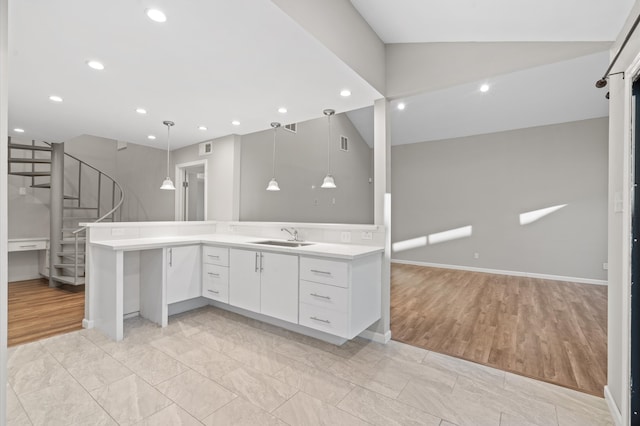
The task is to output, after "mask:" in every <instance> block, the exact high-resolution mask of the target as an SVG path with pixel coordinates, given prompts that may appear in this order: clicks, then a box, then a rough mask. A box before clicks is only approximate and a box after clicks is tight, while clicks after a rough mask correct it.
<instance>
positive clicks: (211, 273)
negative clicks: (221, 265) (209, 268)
mask: <svg viewBox="0 0 640 426" xmlns="http://www.w3.org/2000/svg"><path fill="white" fill-rule="evenodd" d="M207 273H208V274H209V275H213V276H214V277H219V276H220V274H214V273H213V272H207Z"/></svg>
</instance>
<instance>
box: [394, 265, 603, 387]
mask: <svg viewBox="0 0 640 426" xmlns="http://www.w3.org/2000/svg"><path fill="white" fill-rule="evenodd" d="M391 332H392V338H393V339H394V340H398V341H401V342H404V343H408V344H411V345H414V346H418V347H421V348H424V349H428V350H432V351H435V352H439V353H443V354H447V355H452V356H455V357H459V358H462V359H466V360H469V361H474V362H477V363H481V364H484V365H488V366H491V367H495V368H499V369H501V370H505V371H509V372H513V373H516V374H521V375H524V376H528V377H531V378H535V379H538V380H543V381H546V382H550V383H554V384H558V385H561V386H565V387H568V388H572V389H576V390H579V391H582V392H586V393H590V394H592V395H597V396H602V395H603V388H604V385H605V384H606V378H607V288H606V287H605V286H598V285H589V284H578V283H567V282H560V281H551V280H543V279H534V278H525V277H512V276H505V275H493V274H485V273H478V272H468V271H457V270H449V269H438V268H427V267H420V266H412V265H402V264H393V265H392V268H391Z"/></svg>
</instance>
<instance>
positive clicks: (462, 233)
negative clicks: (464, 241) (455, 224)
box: [428, 225, 473, 244]
mask: <svg viewBox="0 0 640 426" xmlns="http://www.w3.org/2000/svg"><path fill="white" fill-rule="evenodd" d="M472 231H473V227H472V226H471V225H469V226H463V227H461V228H455V229H450V230H448V231H443V232H438V233H435V234H429V237H428V240H429V244H439V243H444V242H445V241H451V240H457V239H460V238H466V237H470V236H471V233H472Z"/></svg>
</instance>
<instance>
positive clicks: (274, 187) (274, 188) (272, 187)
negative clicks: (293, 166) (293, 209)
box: [267, 123, 280, 191]
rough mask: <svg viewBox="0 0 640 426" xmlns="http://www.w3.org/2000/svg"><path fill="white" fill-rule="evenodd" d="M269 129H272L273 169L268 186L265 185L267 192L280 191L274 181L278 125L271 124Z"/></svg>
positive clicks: (276, 182)
mask: <svg viewBox="0 0 640 426" xmlns="http://www.w3.org/2000/svg"><path fill="white" fill-rule="evenodd" d="M271 127H272V128H273V168H272V173H271V176H272V177H271V180H270V181H269V185H267V191H280V185H278V181H277V180H276V132H277V131H278V127H280V123H271Z"/></svg>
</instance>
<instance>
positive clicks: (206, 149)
mask: <svg viewBox="0 0 640 426" xmlns="http://www.w3.org/2000/svg"><path fill="white" fill-rule="evenodd" d="M212 152H213V142H202V143H201V144H200V145H199V146H198V154H199V155H209V154H211V153H212Z"/></svg>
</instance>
